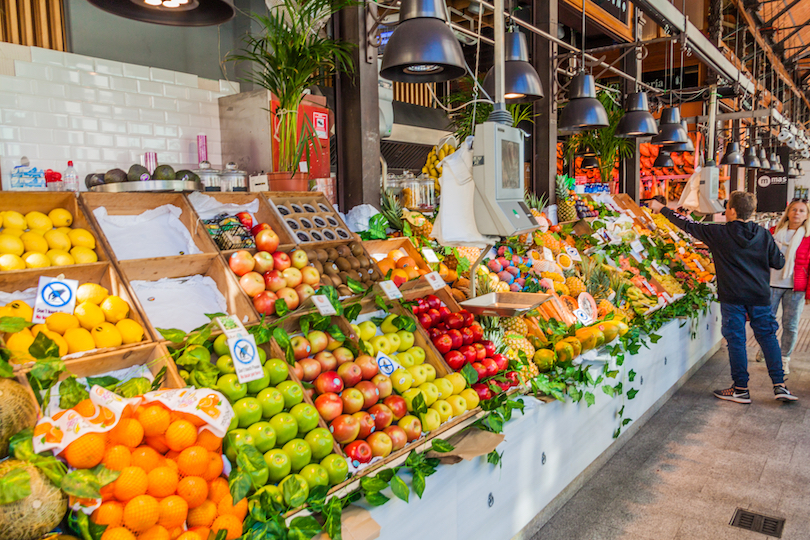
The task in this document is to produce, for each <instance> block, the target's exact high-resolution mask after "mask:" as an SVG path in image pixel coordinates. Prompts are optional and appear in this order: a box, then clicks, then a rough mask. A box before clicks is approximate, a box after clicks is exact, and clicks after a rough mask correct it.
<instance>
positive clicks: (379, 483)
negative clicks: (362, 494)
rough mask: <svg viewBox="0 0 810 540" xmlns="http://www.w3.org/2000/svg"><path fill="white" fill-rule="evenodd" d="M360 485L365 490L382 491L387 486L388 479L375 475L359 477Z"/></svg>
mask: <svg viewBox="0 0 810 540" xmlns="http://www.w3.org/2000/svg"><path fill="white" fill-rule="evenodd" d="M378 476H379V475H378ZM389 480H390V478H389ZM360 487H362V488H363V489H364V490H365V491H382V490H384V489H385V488H387V487H388V480H383V479H382V478H378V477H377V476H375V477H373V478H370V477H368V476H364V477H363V478H361V479H360Z"/></svg>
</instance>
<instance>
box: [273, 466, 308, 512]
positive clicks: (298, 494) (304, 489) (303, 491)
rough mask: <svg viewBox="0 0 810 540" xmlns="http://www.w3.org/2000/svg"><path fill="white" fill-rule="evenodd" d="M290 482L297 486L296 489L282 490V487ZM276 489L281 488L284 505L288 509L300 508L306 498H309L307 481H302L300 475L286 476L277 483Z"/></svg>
mask: <svg viewBox="0 0 810 540" xmlns="http://www.w3.org/2000/svg"><path fill="white" fill-rule="evenodd" d="M290 482H292V483H295V484H298V489H294V488H293V489H290V488H287V489H284V486H285V485H286V484H287V483H290ZM278 487H279V488H281V495H282V496H283V497H284V504H286V505H287V506H288V507H290V508H293V507H296V506H300V505H301V504H303V503H304V502H305V501H306V500H307V497H309V484H307V481H306V480H304V479H303V478H302V477H301V475H300V474H291V475H289V476H287V477H286V478H285V479H284V480H282V481H281V482H279V484H278ZM293 497H294V498H293Z"/></svg>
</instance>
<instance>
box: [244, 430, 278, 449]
mask: <svg viewBox="0 0 810 540" xmlns="http://www.w3.org/2000/svg"><path fill="white" fill-rule="evenodd" d="M247 432H248V433H250V436H251V437H253V446H255V447H256V450H258V451H259V452H261V453H262V454H263V453H265V452H267V451H268V450H271V449H272V448H273V447H274V446H276V430H275V429H273V426H271V425H270V422H256V423H255V424H253V425H251V426H249V427H248V428H247Z"/></svg>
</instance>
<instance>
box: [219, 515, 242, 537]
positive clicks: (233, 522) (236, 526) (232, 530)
mask: <svg viewBox="0 0 810 540" xmlns="http://www.w3.org/2000/svg"><path fill="white" fill-rule="evenodd" d="M223 529H224V530H225V531H227V533H226V534H225V540H236V539H237V538H239V537H240V536H242V520H241V519H239V518H238V517H236V516H231V515H225V516H219V517H218V518H217V519H216V520H214V525H212V526H211V531H212V532H213V533H214V534H217V533H218V532H219V531H221V530H223Z"/></svg>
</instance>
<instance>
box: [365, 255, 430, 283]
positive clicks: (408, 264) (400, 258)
mask: <svg viewBox="0 0 810 540" xmlns="http://www.w3.org/2000/svg"><path fill="white" fill-rule="evenodd" d="M377 268H379V269H380V274H382V275H383V276H388V277H389V279H390V280H391V281H393V282H394V284H395V285H396V286H397V287H401V286H402V284H403V283H405V282H408V281H410V280H412V279H419V278H420V277H422V276H424V275H425V274H427V273H428V271H427V270H425V269H424V268H419V265H418V264H417V262H416V261H415V260H414V258H413V257H410V256H409V255H408V254H407V253H405V251H404V250H402V249H394V250H391V251H390V252H389V253H388V254H387V255H386V256H385V257H383V258H381V259H379V260H377ZM389 272H390V273H391V275H390V276H389V275H388V273H389ZM442 277H444V276H442Z"/></svg>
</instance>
